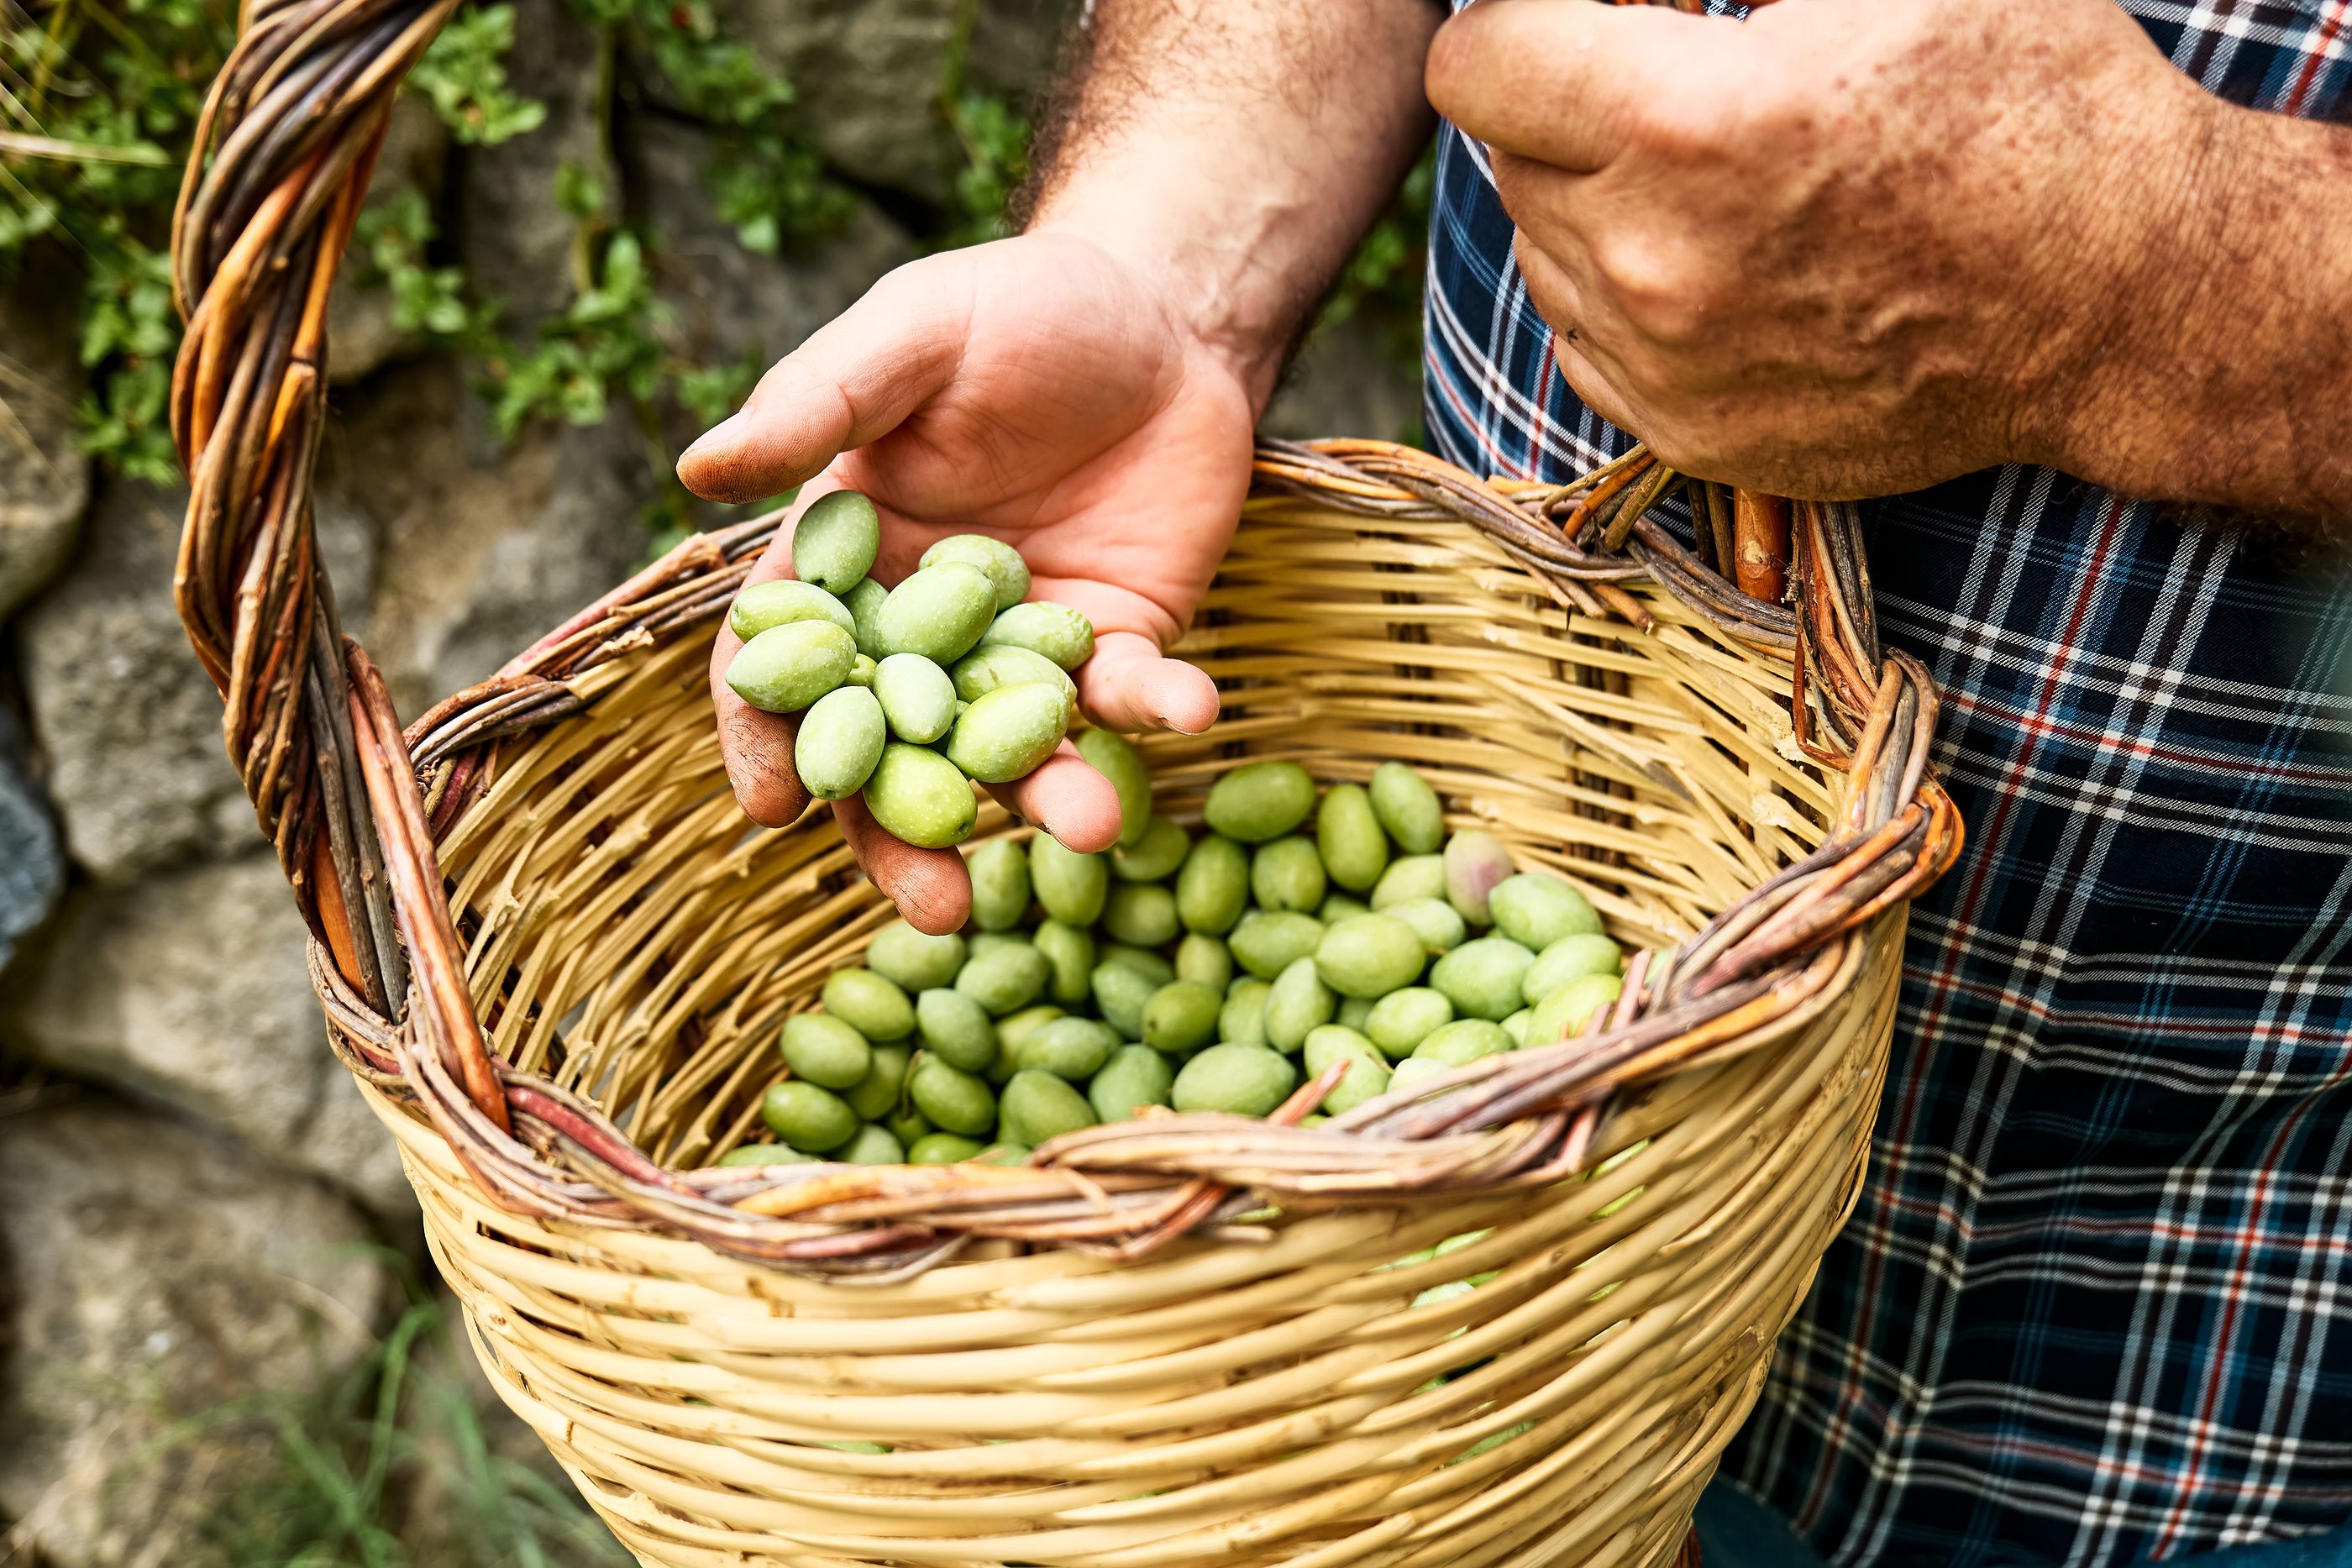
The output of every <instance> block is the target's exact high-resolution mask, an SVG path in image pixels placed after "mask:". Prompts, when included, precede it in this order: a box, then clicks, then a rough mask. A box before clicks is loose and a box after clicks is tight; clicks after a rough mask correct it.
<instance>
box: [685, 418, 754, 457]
mask: <svg viewBox="0 0 2352 1568" xmlns="http://www.w3.org/2000/svg"><path fill="white" fill-rule="evenodd" d="M742 422H743V416H742V415H741V414H740V413H730V414H729V415H728V416H727V417H726V418H725V419H722V420H720V421H719V423H717V424H714V425H712V426H711V427H710V428H709V430H706V431H704V432H703V433H702V434H700V435H699V436H698V437H696V439H695V443H694V444H693V445H691V446H689V447H688V448H687V449H686V451H685V452H684V454H682V455H680V456H679V458H678V461H679V462H680V463H691V462H692V461H694V459H696V458H697V457H700V456H706V455H709V454H710V453H713V452H716V451H718V450H719V448H720V447H722V446H731V445H733V444H735V441H736V440H737V438H738V435H739V434H740V432H739V430H738V426H740V424H741V423H742Z"/></svg>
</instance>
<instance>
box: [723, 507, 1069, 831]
mask: <svg viewBox="0 0 2352 1568" xmlns="http://www.w3.org/2000/svg"><path fill="white" fill-rule="evenodd" d="M880 541H881V526H880V518H879V517H877V514H876V512H875V510H874V503H873V502H872V501H869V500H867V499H866V497H864V496H861V495H859V494H858V493H857V492H856V491H855V490H836V491H834V492H833V493H832V494H831V495H827V496H823V497H818V498H817V500H815V501H814V502H813V503H812V504H811V505H810V507H809V508H808V510H807V511H805V512H803V513H802V514H801V519H800V522H799V523H798V524H797V525H796V526H795V527H794V528H793V571H794V572H796V573H797V574H798V578H797V580H793V579H782V580H775V581H770V582H755V583H753V584H751V586H750V587H748V588H746V589H745V590H743V591H742V592H741V593H739V594H737V595H736V596H735V602H734V605H733V607H732V608H731V609H730V611H729V612H728V623H729V625H730V627H732V628H733V630H734V632H735V634H736V635H737V636H739V637H740V638H742V639H743V646H742V647H741V648H740V650H738V651H737V653H736V654H735V657H734V659H733V660H732V661H731V662H730V664H728V666H727V684H728V685H730V686H731V687H733V688H734V691H735V694H736V695H738V696H740V697H741V698H742V699H743V700H744V701H745V702H747V703H750V704H751V706H753V707H756V708H761V709H763V710H765V711H766V712H769V713H796V714H799V715H800V716H801V721H800V732H799V735H798V737H797V738H796V739H795V740H794V742H793V763H794V765H795V766H796V767H797V768H799V770H800V777H801V782H802V783H803V784H805V785H807V786H808V790H809V793H810V794H812V795H814V796H815V797H816V798H817V799H819V800H846V799H847V798H848V797H850V796H852V795H855V794H857V793H858V792H859V791H860V790H863V791H864V792H865V796H866V808H867V810H871V811H872V812H873V813H874V820H875V821H877V822H879V823H881V824H882V826H883V828H884V829H885V830H887V831H889V832H891V833H893V834H895V835H897V836H898V838H901V839H904V840H905V841H907V842H908V843H910V844H919V845H920V846H922V847H923V848H925V849H943V848H945V847H946V846H948V845H950V844H960V843H961V842H963V841H964V840H966V839H968V838H970V837H971V830H972V823H973V821H974V820H975V817H976V810H975V807H974V804H973V801H972V794H971V786H970V785H969V784H967V783H966V782H965V780H966V779H977V780H978V781H980V782H981V783H982V784H1008V783H1011V782H1012V781H1013V779H1021V778H1025V777H1027V776H1028V774H1029V773H1030V772H1032V771H1033V770H1034V769H1035V768H1036V767H1037V765H1038V764H1039V763H1041V762H1043V761H1045V758H1048V757H1051V756H1052V755H1053V754H1054V748H1055V747H1057V746H1059V745H1060V744H1061V742H1062V737H1063V736H1064V735H1066V734H1067V733H1068V731H1069V727H1070V726H1071V725H1072V724H1073V723H1075V722H1076V719H1077V716H1078V689H1077V686H1076V684H1075V683H1074V682H1072V680H1071V679H1070V674H1069V673H1070V672H1071V671H1072V670H1074V669H1076V668H1077V667H1078V665H1079V664H1083V663H1085V662H1086V659H1087V655H1089V654H1091V653H1093V652H1094V648H1095V629H1094V627H1093V626H1092V624H1090V623H1089V622H1087V618H1086V617H1085V616H1084V615H1081V614H1080V613H1078V612H1076V610H1073V609H1071V608H1070V607H1069V606H1068V605H1066V604H1055V603H1053V602H1051V601H1043V600H1040V601H1033V602H1024V600H1025V599H1026V596H1027V594H1028V592H1029V568H1028V566H1027V564H1026V563H1025V562H1024V561H1023V560H1022V559H1021V554H1020V552H1019V551H1018V550H1015V549H1013V547H1012V546H1011V545H1008V544H1005V543H1004V542H1003V541H1002V540H1000V539H992V538H988V537H987V536H986V535H984V534H958V535H956V536H955V537H954V538H944V539H941V540H940V542H939V543H937V544H935V545H933V546H932V547H931V548H930V549H927V550H925V551H924V552H923V558H922V560H921V561H920V563H919V566H918V570H916V571H915V572H914V573H913V574H912V575H911V576H909V577H908V578H907V580H905V581H903V582H901V583H899V584H898V587H896V588H891V589H885V588H884V587H883V586H882V585H881V584H880V583H878V582H876V581H875V580H873V579H872V578H870V577H868V576H866V573H867V572H868V571H871V570H873V569H874V557H875V553H876V551H877V549H878V548H879V545H880Z"/></svg>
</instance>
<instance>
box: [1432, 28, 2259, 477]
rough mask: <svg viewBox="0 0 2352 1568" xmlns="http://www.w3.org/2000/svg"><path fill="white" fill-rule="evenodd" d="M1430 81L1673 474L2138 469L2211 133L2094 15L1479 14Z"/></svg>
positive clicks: (1596, 381) (2179, 79)
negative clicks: (2143, 377)
mask: <svg viewBox="0 0 2352 1568" xmlns="http://www.w3.org/2000/svg"><path fill="white" fill-rule="evenodd" d="M1427 81H1428V89H1429V93H1430V98H1431V99H1432V101H1433V102H1434V103H1435V104H1436V106H1437V109H1438V110H1439V112H1440V113H1443V114H1444V115H1446V116H1447V117H1448V118H1449V119H1451V120H1453V121H1454V123H1455V124H1456V125H1458V126H1460V127H1461V128H1462V130H1463V131H1465V132H1466V133H1467V134H1468V135H1470V136H1472V137H1474V138H1475V139H1477V140H1479V141H1483V142H1485V143H1486V145H1487V147H1488V148H1489V150H1490V151H1491V152H1492V156H1493V168H1494V175H1495V183H1496V187H1497V189H1498V191H1499V192H1500V193H1501V195H1502V198H1503V202H1504V204H1505V205H1506V206H1507V208H1508V209H1509V211H1510V214H1511V216H1512V218H1513V220H1514V221H1515V222H1516V223H1517V226H1518V231H1519V232H1518V236H1517V257H1518V262H1519V267H1520V270H1521V271H1522V272H1523V273H1524V275H1525V276H1526V279H1527V285H1528V294H1529V296H1530V298H1532V300H1533V301H1534V303H1535V305H1536V307H1537V308H1538V310H1540V311H1541V312H1542V314H1543V316H1544V318H1545V319H1546V320H1548V321H1549V322H1550V323H1551V324H1552V326H1553V328H1554V329H1555V330H1556V334H1557V338H1558V346H1559V363H1560V368H1561V370H1562V371H1563V372H1564V373H1565V374H1566V376H1567V378H1568V380H1569V382H1570V385H1571V386H1573V387H1574V388H1575V390H1576V392H1577V393H1578V395H1579V396H1580V397H1581V398H1583V400H1584V401H1585V402H1587V403H1588V404H1589V405H1591V407H1593V408H1594V409H1596V410H1597V411H1598V412H1600V413H1601V414H1602V415H1603V416H1604V417H1606V418H1608V419H1609V420H1611V421H1612V422H1613V423H1617V424H1619V425H1621V426H1622V427H1624V428H1626V429H1629V430H1631V431H1633V432H1634V433H1635V434H1639V435H1641V436H1642V437H1643V438H1644V439H1646V440H1647V441H1648V442H1649V443H1650V444H1651V445H1652V446H1653V447H1654V448H1655V449H1656V450H1657V452H1658V453H1659V455H1660V456H1661V457H1662V458H1663V459H1664V461H1665V462H1667V463H1669V464H1671V465H1674V466H1675V467H1676V468H1681V469H1686V470H1689V471H1691V472H1694V473H1697V474H1701V475H1704V476H1707V477H1709V478H1715V479H1721V480H1727V481H1731V482H1734V483H1738V484H1742V485H1748V486H1756V487H1758V488H1761V489H1767V490H1772V491H1777V492H1779V493H1781V494H1787V495H1801V496H1814V497H1856V496H1865V495H1882V494H1887V493H1892V492H1895V491H1899V490H1907V489H1912V488H1916V487H1918V486H1924V485H1927V484H1929V483H1932V482H1934V481H1937V480H1940V479H1945V478H1948V477H1951V476H1955V475H1958V474H1963V473H1967V472H1970V471H1972V470H1974V469H1978V468H1981V467H1985V466H1989V465H1993V464H1997V463H2001V462H2005V461H2026V462H2038V463H2049V464H2053V465H2058V466H2069V465H2072V464H2073V463H2074V460H2076V459H2080V460H2082V465H2081V466H2077V467H2075V468H2074V471H2075V472H2078V473H2082V472H2085V471H2086V470H2096V469H2098V468H2099V467H2100V466H2101V464H2102V462H2103V461H2105V458H2106V456H2107V455H2109V454H2112V453H2117V452H2122V451H2127V450H2129V449H2131V448H2132V446H2133V442H2132V440H2131V438H2130V435H2129V428H2130V422H2131V421H2132V420H2133V419H2134V418H2135V417H2136V409H2137V406H2138V405H2139V404H2140V403H2141V402H2142V401H2143V400H2142V398H2141V397H2140V396H2138V395H2137V390H2136V388H2135V383H2134V382H2133V379H2132V377H2133V374H2134V372H2135V370H2136V369H2152V367H2153V366H2154V365H2156V364H2161V365H2162V366H2163V367H2164V371H2163V372H2162V373H2164V374H2177V373H2178V369H2177V367H2179V364H2180V359H2179V356H2180V354H2181V352H2182V350H2181V346H2180V343H2179V340H2177V339H2175V338H2173V337H2172V336H2171V334H2172V333H2173V331H2174V329H2175V324H2176V320H2177V319H2178V318H2179V316H2180V314H2181V313H2182V311H2183V309H2184V308H2185V306H2184V302H2185V300H2186V299H2187V298H2188V297H2189V294H2190V293H2191V292H2192V290H2193V289H2194V287H2196V285H2197V281H2198V278H2199V276H2200V265H2203V266H2207V267H2209V269H2210V262H2209V253H2210V251H2211V250H2212V249H2213V244H2212V242H2211V236H2210V235H2206V234H2204V233H2203V232H2202V230H2201V229H2200V225H2199V224H2198V223H2193V222H2191V221H2190V214H2191V213H2192V210H2193V205H2192V204H2191V203H2190V201H2189V195H2190V193H2191V189H2192V187H2193V186H2194V185H2195V183H2197V178H2198V176H2199V175H2200V173H2201V172H2202V171H2201V169H2200V162H2199V161H2200V157H2202V156H2203V155H2204V154H2205V153H2206V152H2208V151H2209V149H2210V143H2211V141H2212V140H2213V137H2212V135H2211V133H2210V125H2211V120H2212V117H2213V116H2214V115H2215V114H2217V113H2221V112H2235V111H2228V110H2223V109H2222V107H2221V106H2220V105H2218V104H2217V103H2215V101H2214V100H2212V99H2208V98H2207V97H2206V96H2205V95H2204V94H2203V93H2201V92H2200V91H2199V90H2198V89H2197V88H2196V87H2195V85H2194V84H2193V83H2192V82H2190V81H2189V79H2188V78H2186V77H2183V76H2181V75H2180V74H2179V73H2178V72H2176V71H2174V70H2173V69H2172V68H2171V67H2170V66H2169V64H2168V62H2167V61H2166V60H2165V59H2164V57H2162V56H2161V55H2160V54H2159V53H2158V51H2157V50H2156V49H2155V47H2153V46H2152V45H2151V44H2150V43H2149V42H2148V39H2147V35H2146V34H2145V33H2143V32H2142V31H2141V29H2140V27H2139V26H2138V25H2137V24H2136V23H2135V22H2133V21H2132V20H2131V18H2130V17H2129V16H2126V15H2125V14H2124V13H2123V12H2122V11H2121V10H2119V9H2118V8H2117V7H2116V5H2113V4H2112V3H2111V0H1782V3H1781V4H1780V5H1773V6H1770V7H1768V8H1765V9H1761V10H1759V11H1757V12H1756V13H1755V14H1754V15H1753V16H1750V17H1749V18H1748V20H1746V21H1745V22H1735V21H1731V20H1727V19H1724V18H1709V17H1704V16H1690V15H1685V14H1683V13H1680V12H1676V11H1673V10H1666V9H1661V8H1654V7H1649V6H1624V7H1619V6H1612V5H1600V4H1594V3H1593V0H1482V3H1481V4H1479V5H1474V6H1472V7H1470V8H1469V9H1468V10H1466V11H1464V12H1463V13H1461V14H1460V15H1459V16H1455V17H1454V19H1453V20H1452V21H1451V22H1449V23H1447V24H1446V26H1444V28H1443V29H1441V30H1440V32H1439V33H1438V36H1437V39H1436V42H1435V44H1434V46H1433V48H1432V50H1431V53H1430V57H1429V69H1428V78H1427ZM2205 226H2210V225H2205ZM2126 389H2134V390H2132V391H2128V392H2127V391H2126ZM2117 461H2118V462H2119V461H2120V459H2118V460H2117ZM2105 465H2106V467H2107V468H2108V469H2110V470H2113V469H2114V468H2116V466H2117V462H2107V463H2106V464H2105ZM2093 476H2096V474H2095V473H2094V474H2093ZM2168 487H2175V486H2168Z"/></svg>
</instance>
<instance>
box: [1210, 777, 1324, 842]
mask: <svg viewBox="0 0 2352 1568" xmlns="http://www.w3.org/2000/svg"><path fill="white" fill-rule="evenodd" d="M1312 810H1315V779H1314V777H1313V775H1311V774H1309V773H1308V772H1307V769H1306V768H1301V767H1300V766H1298V764H1297V763H1296V762H1246V763H1244V764H1243V765H1242V766H1241V767H1239V768H1234V770H1233V771H1232V772H1230V773H1227V774H1226V775H1225V776H1224V777H1223V778H1222V779H1218V780H1217V781H1216V783H1215V784H1213V785H1212V786H1211V787H1210V789H1209V798H1208V800H1207V801H1206V802H1205V803H1203V804H1202V808H1201V815H1202V818H1203V819H1204V820H1206V821H1207V822H1208V824H1209V826H1210V827H1211V828H1212V829H1213V830H1215V831H1218V832H1220V833H1223V835H1224V836H1225V837H1227V838H1229V839H1238V840H1239V841H1242V842H1243V843H1245V844H1262V843H1264V842H1265V841H1267V840H1268V839H1278V838H1280V837H1282V835H1283V834H1285V833H1286V832H1289V831H1291V830H1293V829H1294V828H1296V827H1297V826H1298V824H1299V823H1301V822H1303V821H1306V820H1307V813H1308V812H1310V811H1312Z"/></svg>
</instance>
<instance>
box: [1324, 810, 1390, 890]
mask: <svg viewBox="0 0 2352 1568" xmlns="http://www.w3.org/2000/svg"><path fill="white" fill-rule="evenodd" d="M1315 847H1316V849H1317V850H1318V852H1321V854H1322V857H1323V864H1324V867H1325V868H1326V869H1327V870H1328V871H1329V873H1331V880H1332V881H1333V882H1336V883H1339V885H1340V886H1341V887H1344V888H1347V889H1348V890H1349V891H1350V892H1352V893H1363V892H1365V891H1367V890H1369V889H1370V887H1371V886H1372V884H1373V883H1377V882H1379V881H1380V880H1381V872H1383V871H1385V870H1387V869H1388V863H1389V838H1388V834H1387V833H1385V832H1383V831H1381V821H1380V818H1379V817H1378V816H1377V815H1375V814H1374V812H1373V810H1372V798H1371V797H1370V795H1369V794H1367V793H1365V791H1364V787H1363V786H1362V785H1360V784H1334V785H1333V786H1332V787H1331V788H1330V789H1328V790H1326V791H1324V794H1323V804H1322V805H1321V806H1319V807H1318V808H1317V809H1316V812H1315Z"/></svg>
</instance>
